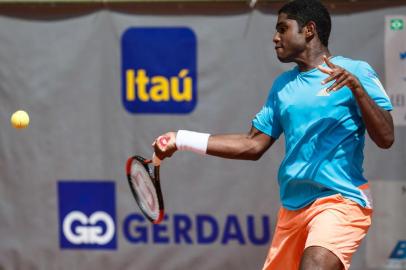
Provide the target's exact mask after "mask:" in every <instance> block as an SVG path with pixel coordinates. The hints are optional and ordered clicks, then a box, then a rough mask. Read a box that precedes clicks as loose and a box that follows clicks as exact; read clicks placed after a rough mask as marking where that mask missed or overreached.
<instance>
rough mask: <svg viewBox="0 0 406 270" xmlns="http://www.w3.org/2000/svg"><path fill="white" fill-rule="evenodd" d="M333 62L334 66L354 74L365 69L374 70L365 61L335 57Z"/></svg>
mask: <svg viewBox="0 0 406 270" xmlns="http://www.w3.org/2000/svg"><path fill="white" fill-rule="evenodd" d="M331 61H332V63H333V64H335V65H338V66H340V67H342V68H344V69H346V70H348V71H350V72H352V73H354V72H355V73H356V72H357V71H358V72H359V71H361V70H365V69H372V67H371V66H370V64H369V63H368V62H366V61H364V60H358V59H352V58H348V57H344V56H334V57H333V59H332V60H331Z"/></svg>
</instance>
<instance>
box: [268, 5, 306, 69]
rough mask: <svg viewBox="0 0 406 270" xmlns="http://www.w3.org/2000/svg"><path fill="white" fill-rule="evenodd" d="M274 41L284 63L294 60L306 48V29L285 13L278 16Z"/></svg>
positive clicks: (277, 53)
mask: <svg viewBox="0 0 406 270" xmlns="http://www.w3.org/2000/svg"><path fill="white" fill-rule="evenodd" d="M273 42H274V43H275V51H276V55H277V57H278V59H279V61H281V62H283V63H288V62H294V60H295V59H297V58H298V56H299V55H300V54H301V53H302V52H303V51H304V50H305V49H306V38H305V34H304V31H302V29H300V28H299V25H298V23H297V21H295V20H292V19H288V16H287V15H286V14H285V13H281V14H279V16H278V22H277V23H276V33H275V35H274V37H273Z"/></svg>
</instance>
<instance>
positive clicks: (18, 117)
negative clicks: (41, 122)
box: [10, 111, 30, 128]
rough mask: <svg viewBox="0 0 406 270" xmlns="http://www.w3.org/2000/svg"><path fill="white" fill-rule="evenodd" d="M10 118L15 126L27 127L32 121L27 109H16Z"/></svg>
mask: <svg viewBox="0 0 406 270" xmlns="http://www.w3.org/2000/svg"><path fill="white" fill-rule="evenodd" d="M10 120H11V124H12V125H13V127H15V128H26V127H28V124H29V123H30V117H29V116H28V113H26V112H25V111H16V112H15V113H13V115H12V116H11V119H10Z"/></svg>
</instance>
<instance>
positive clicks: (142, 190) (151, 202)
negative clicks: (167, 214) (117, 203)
mask: <svg viewBox="0 0 406 270" xmlns="http://www.w3.org/2000/svg"><path fill="white" fill-rule="evenodd" d="M151 163H152V164H153V165H154V166H153V169H152V168H151V167H150V166H149V165H150V164H151ZM160 163H161V161H160V160H159V159H158V158H157V157H156V156H155V154H154V155H153V157H152V159H145V158H143V157H141V156H133V157H130V158H129V159H128V160H127V164H126V172H127V180H128V184H129V185H130V189H131V192H132V194H133V195H134V198H135V201H136V202H137V204H138V206H139V208H140V209H141V212H142V213H143V214H144V216H145V217H146V218H147V219H148V220H149V221H151V222H152V223H154V224H158V223H160V222H161V221H162V219H163V217H164V200H163V197H162V192H161V184H160V177H159V167H160Z"/></svg>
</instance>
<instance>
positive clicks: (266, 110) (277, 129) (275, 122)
mask: <svg viewBox="0 0 406 270" xmlns="http://www.w3.org/2000/svg"><path fill="white" fill-rule="evenodd" d="M274 86H275V85H274ZM274 86H273V87H272V89H271V91H270V93H269V96H268V99H267V101H266V103H265V105H264V106H263V107H262V109H261V110H260V111H259V112H258V113H257V114H256V116H255V117H254V119H253V120H252V126H253V127H255V128H256V129H258V130H260V131H261V132H263V133H265V134H267V135H269V136H271V137H272V138H274V139H278V138H279V136H280V135H281V133H282V131H283V130H282V127H281V124H280V117H279V111H278V107H277V106H276V104H277V100H276V94H275V89H274V88H275V87H274Z"/></svg>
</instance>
